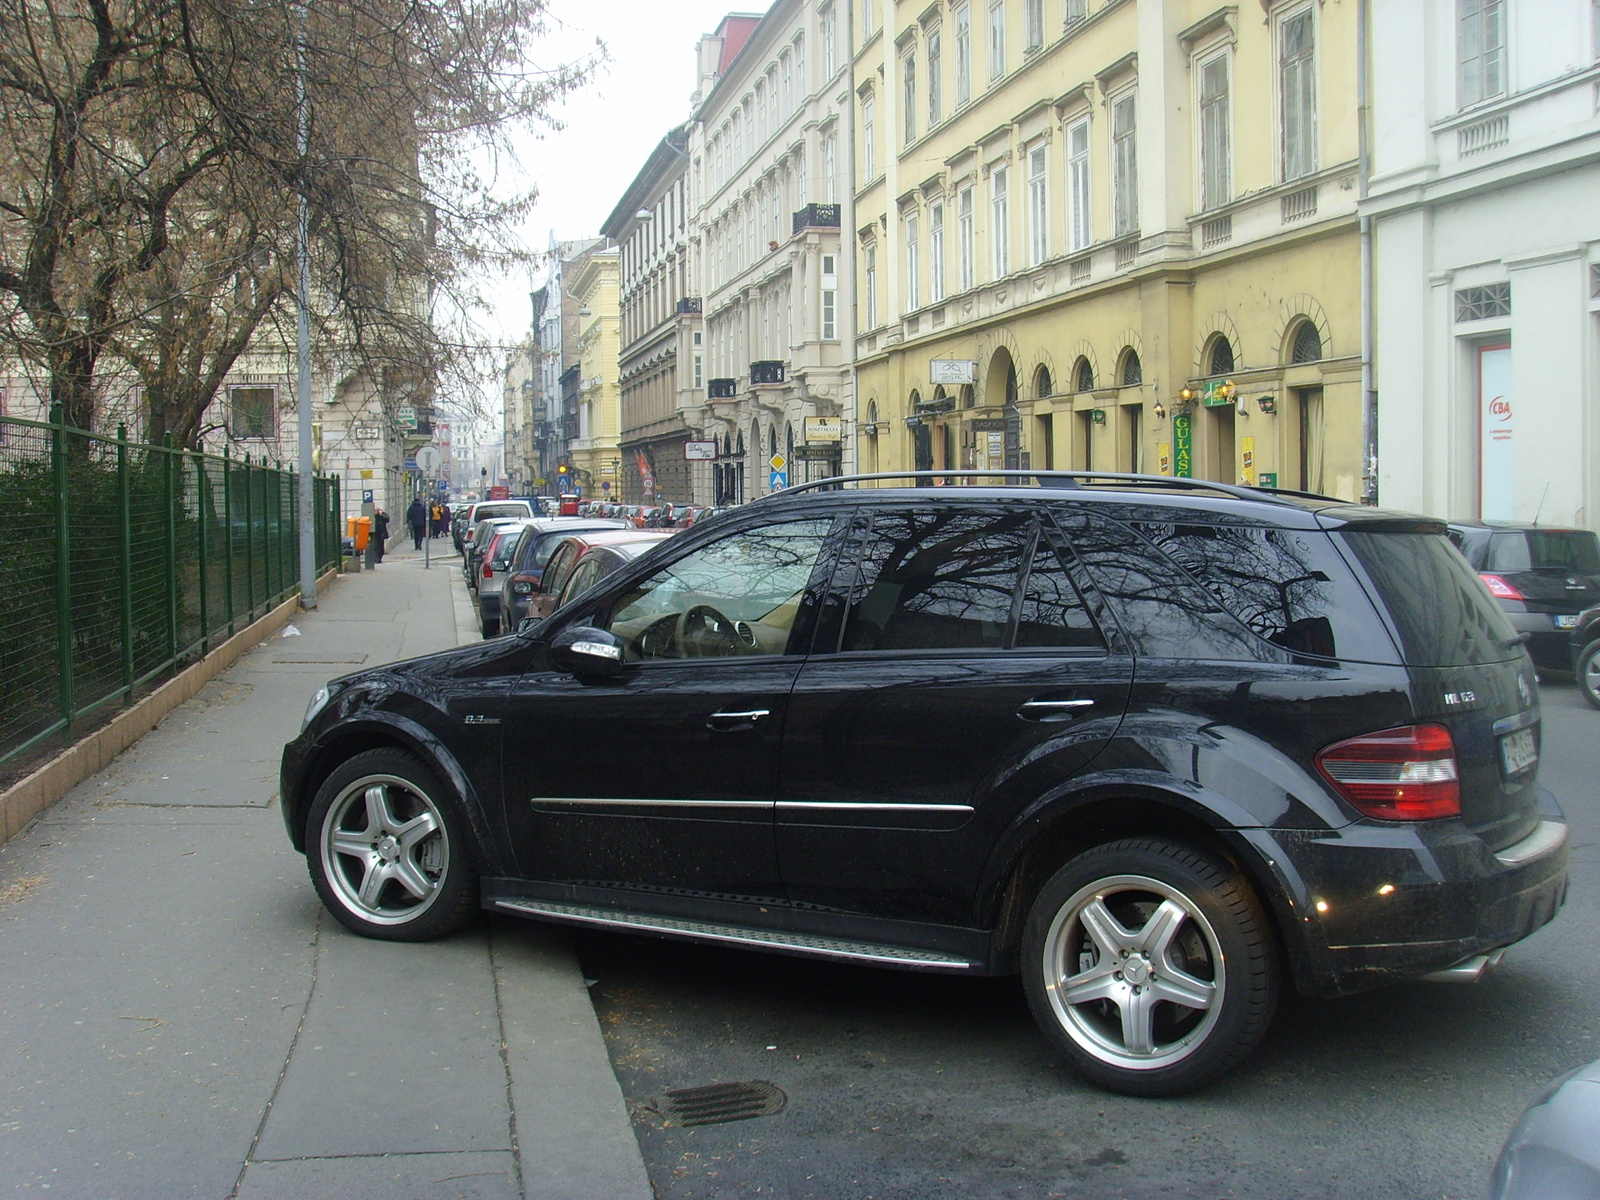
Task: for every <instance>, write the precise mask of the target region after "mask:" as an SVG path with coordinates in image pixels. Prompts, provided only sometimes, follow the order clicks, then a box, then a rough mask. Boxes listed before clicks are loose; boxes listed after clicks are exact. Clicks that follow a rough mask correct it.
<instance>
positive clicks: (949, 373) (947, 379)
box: [928, 358, 978, 387]
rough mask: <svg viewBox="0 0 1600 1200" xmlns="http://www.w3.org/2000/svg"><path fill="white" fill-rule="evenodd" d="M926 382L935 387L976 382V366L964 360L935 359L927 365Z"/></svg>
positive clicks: (968, 360)
mask: <svg viewBox="0 0 1600 1200" xmlns="http://www.w3.org/2000/svg"><path fill="white" fill-rule="evenodd" d="M928 382H929V383H930V384H932V385H933V386H935V387H937V386H938V385H940V384H945V385H947V386H949V385H954V386H957V387H959V386H961V385H963V384H969V383H977V382H978V364H977V363H975V362H973V361H972V360H970V359H965V358H935V359H932V360H930V361H929V363H928Z"/></svg>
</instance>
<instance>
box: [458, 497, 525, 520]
mask: <svg viewBox="0 0 1600 1200" xmlns="http://www.w3.org/2000/svg"><path fill="white" fill-rule="evenodd" d="M531 511H532V510H531V509H529V507H528V506H527V504H525V503H523V502H522V501H521V500H517V501H514V502H512V503H510V504H480V505H478V511H477V512H475V513H474V514H473V517H472V519H473V520H475V521H487V520H489V519H490V518H492V517H526V516H527V515H528V514H529V513H530V512H531Z"/></svg>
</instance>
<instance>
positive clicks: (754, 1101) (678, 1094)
mask: <svg viewBox="0 0 1600 1200" xmlns="http://www.w3.org/2000/svg"><path fill="white" fill-rule="evenodd" d="M788 1102H789V1098H788V1097H787V1096H785V1095H784V1094H783V1092H782V1091H781V1090H779V1089H778V1088H777V1087H776V1086H774V1085H773V1084H770V1083H768V1082H767V1081H766V1080H765V1079H750V1080H744V1081H741V1082H738V1083H712V1084H707V1085H706V1086H705V1087H692V1088H677V1089H675V1090H673V1091H670V1092H663V1093H662V1094H661V1095H659V1096H652V1097H650V1099H648V1100H645V1101H642V1102H641V1103H640V1104H639V1105H638V1106H637V1107H636V1108H635V1109H634V1115H635V1116H646V1115H648V1116H653V1117H657V1118H659V1119H660V1120H661V1122H662V1123H663V1124H665V1125H717V1124H720V1123H721V1122H723V1121H748V1120H750V1119H751V1118H752V1117H770V1116H774V1115H775V1114H777V1113H781V1112H782V1111H783V1107H784V1105H785V1104H787V1103H788Z"/></svg>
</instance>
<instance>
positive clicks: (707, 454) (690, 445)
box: [683, 442, 717, 462]
mask: <svg viewBox="0 0 1600 1200" xmlns="http://www.w3.org/2000/svg"><path fill="white" fill-rule="evenodd" d="M683 456H684V458H686V459H688V460H689V461H690V462H715V461H716V459H717V444H716V442H685V443H684V444H683Z"/></svg>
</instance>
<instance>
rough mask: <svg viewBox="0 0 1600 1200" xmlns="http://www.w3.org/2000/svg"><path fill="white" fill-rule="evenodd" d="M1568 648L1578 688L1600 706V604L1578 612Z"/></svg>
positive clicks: (1589, 699) (1596, 706)
mask: <svg viewBox="0 0 1600 1200" xmlns="http://www.w3.org/2000/svg"><path fill="white" fill-rule="evenodd" d="M1568 649H1569V650H1570V652H1571V654H1572V659H1571V667H1572V677H1573V679H1574V680H1576V681H1577V684H1578V690H1579V691H1581V692H1582V693H1583V698H1584V699H1585V700H1587V701H1588V702H1589V703H1590V704H1591V705H1593V706H1594V707H1595V708H1600V604H1596V605H1594V606H1593V607H1591V608H1586V609H1584V610H1583V611H1582V612H1581V613H1579V614H1578V620H1577V623H1576V624H1575V625H1574V626H1573V629H1572V638H1571V641H1570V642H1569V644H1568Z"/></svg>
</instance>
